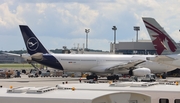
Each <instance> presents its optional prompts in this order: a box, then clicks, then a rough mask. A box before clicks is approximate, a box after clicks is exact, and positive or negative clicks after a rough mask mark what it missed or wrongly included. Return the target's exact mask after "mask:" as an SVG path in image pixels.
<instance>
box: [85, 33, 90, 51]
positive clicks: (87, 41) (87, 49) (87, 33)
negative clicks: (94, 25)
mask: <svg viewBox="0 0 180 103" xmlns="http://www.w3.org/2000/svg"><path fill="white" fill-rule="evenodd" d="M89 32H90V29H85V33H86V50H88V33H89Z"/></svg>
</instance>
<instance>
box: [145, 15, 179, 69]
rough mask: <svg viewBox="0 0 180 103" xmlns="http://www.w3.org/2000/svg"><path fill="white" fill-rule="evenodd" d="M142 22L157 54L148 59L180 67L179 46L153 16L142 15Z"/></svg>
mask: <svg viewBox="0 0 180 103" xmlns="http://www.w3.org/2000/svg"><path fill="white" fill-rule="evenodd" d="M142 19H143V22H144V24H145V27H146V29H147V31H148V33H149V35H150V38H151V40H152V43H153V45H154V48H155V49H156V51H157V53H158V55H160V56H157V57H156V58H153V59H150V60H152V61H155V62H159V63H162V64H166V65H169V66H175V67H177V68H180V54H179V53H180V47H179V45H178V44H177V43H176V42H175V41H174V40H173V39H172V38H171V37H170V36H169V35H168V33H167V32H166V31H165V30H164V29H163V28H162V27H161V26H160V25H159V23H158V22H157V21H156V20H155V19H154V18H149V17H143V18H142Z"/></svg>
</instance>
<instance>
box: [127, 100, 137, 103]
mask: <svg viewBox="0 0 180 103" xmlns="http://www.w3.org/2000/svg"><path fill="white" fill-rule="evenodd" d="M129 103H138V101H137V100H130V101H129Z"/></svg>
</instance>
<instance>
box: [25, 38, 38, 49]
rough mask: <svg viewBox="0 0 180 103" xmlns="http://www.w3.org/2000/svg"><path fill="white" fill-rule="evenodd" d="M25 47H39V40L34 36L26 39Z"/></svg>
mask: <svg viewBox="0 0 180 103" xmlns="http://www.w3.org/2000/svg"><path fill="white" fill-rule="evenodd" d="M27 47H28V49H29V50H31V51H35V50H36V49H37V48H38V47H39V42H38V40H37V39H36V38H35V37H31V38H29V39H28V40H27Z"/></svg>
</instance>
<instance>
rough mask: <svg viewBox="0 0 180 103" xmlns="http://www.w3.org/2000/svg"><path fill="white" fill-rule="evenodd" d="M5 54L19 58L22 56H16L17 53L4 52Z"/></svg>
mask: <svg viewBox="0 0 180 103" xmlns="http://www.w3.org/2000/svg"><path fill="white" fill-rule="evenodd" d="M3 53H4V54H7V55H11V56H18V57H20V56H21V55H20V54H15V53H7V52H3Z"/></svg>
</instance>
